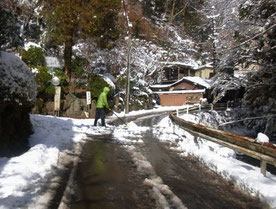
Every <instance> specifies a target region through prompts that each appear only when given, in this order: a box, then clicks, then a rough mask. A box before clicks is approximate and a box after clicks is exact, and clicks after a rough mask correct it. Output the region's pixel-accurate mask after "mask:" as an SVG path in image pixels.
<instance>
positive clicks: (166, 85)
mask: <svg viewBox="0 0 276 209" xmlns="http://www.w3.org/2000/svg"><path fill="white" fill-rule="evenodd" d="M171 86H172V84H154V85H151V86H150V88H168V87H171Z"/></svg>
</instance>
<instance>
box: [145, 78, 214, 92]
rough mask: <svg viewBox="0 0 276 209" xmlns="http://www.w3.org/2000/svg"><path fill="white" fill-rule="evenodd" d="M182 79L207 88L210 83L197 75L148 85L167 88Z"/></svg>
mask: <svg viewBox="0 0 276 209" xmlns="http://www.w3.org/2000/svg"><path fill="white" fill-rule="evenodd" d="M183 80H187V81H190V82H192V83H194V84H198V85H201V86H203V87H205V88H206V89H209V88H210V87H211V85H210V83H209V82H207V80H205V79H203V78H201V77H197V76H187V77H183V78H182V79H180V80H178V81H176V82H174V83H171V84H155V85H151V86H150V87H151V88H169V87H171V86H174V85H176V84H178V83H180V82H181V81H183Z"/></svg>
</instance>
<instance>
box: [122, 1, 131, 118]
mask: <svg viewBox="0 0 276 209" xmlns="http://www.w3.org/2000/svg"><path fill="white" fill-rule="evenodd" d="M122 4H123V8H124V13H125V14H124V15H125V18H126V23H127V34H128V42H127V84H126V103H125V113H126V114H128V113H129V100H130V61H131V33H130V22H129V18H128V13H127V9H126V4H125V0H122Z"/></svg>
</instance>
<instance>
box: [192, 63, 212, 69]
mask: <svg viewBox="0 0 276 209" xmlns="http://www.w3.org/2000/svg"><path fill="white" fill-rule="evenodd" d="M202 68H213V65H212V63H207V64H206V65H200V66H198V67H197V68H195V69H196V70H200V69H202Z"/></svg>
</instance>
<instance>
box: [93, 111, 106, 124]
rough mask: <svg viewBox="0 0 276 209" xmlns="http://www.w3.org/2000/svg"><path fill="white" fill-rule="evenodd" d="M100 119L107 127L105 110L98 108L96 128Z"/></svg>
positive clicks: (95, 121)
mask: <svg viewBox="0 0 276 209" xmlns="http://www.w3.org/2000/svg"><path fill="white" fill-rule="evenodd" d="M100 118H101V120H102V126H105V112H104V108H96V117H95V120H94V126H97V122H98V120H99V119H100Z"/></svg>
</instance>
